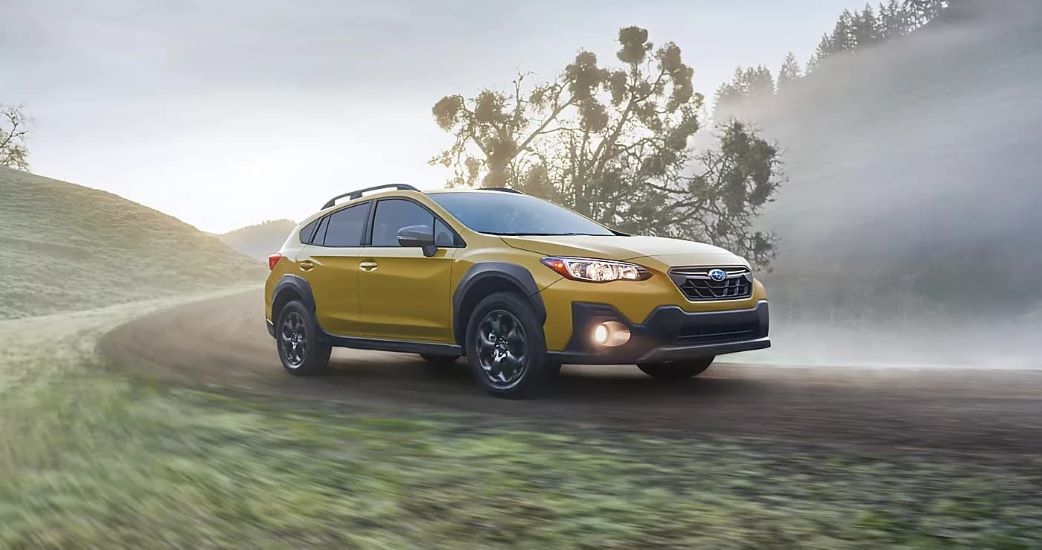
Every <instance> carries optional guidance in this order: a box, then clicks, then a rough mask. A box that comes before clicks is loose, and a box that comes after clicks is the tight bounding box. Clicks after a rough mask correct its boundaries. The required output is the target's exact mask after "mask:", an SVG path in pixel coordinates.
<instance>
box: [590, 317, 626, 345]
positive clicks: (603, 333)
mask: <svg viewBox="0 0 1042 550" xmlns="http://www.w3.org/2000/svg"><path fill="white" fill-rule="evenodd" d="M592 337H593V343H594V344H597V345H598V346H604V347H608V348H614V347H616V346H621V345H623V344H625V343H626V342H629V341H630V329H629V328H627V327H626V325H624V324H622V323H620V322H618V321H605V322H603V323H598V324H597V326H595V327H593V334H592Z"/></svg>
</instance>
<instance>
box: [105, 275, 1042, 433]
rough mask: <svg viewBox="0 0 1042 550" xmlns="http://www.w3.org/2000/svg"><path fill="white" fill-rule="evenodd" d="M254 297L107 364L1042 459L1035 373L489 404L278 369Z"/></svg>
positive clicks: (646, 381) (717, 373)
mask: <svg viewBox="0 0 1042 550" xmlns="http://www.w3.org/2000/svg"><path fill="white" fill-rule="evenodd" d="M261 311H262V301H261V296H260V294H259V292H249V293H245V294H238V295H234V296H229V297H225V298H219V299H214V300H208V301H204V302H197V303H192V304H187V305H183V306H180V307H176V308H173V309H170V310H167V311H162V312H159V313H156V314H152V315H149V316H147V317H144V318H142V319H139V320H137V321H134V322H131V323H129V324H127V325H124V326H121V327H119V328H117V329H116V330H114V331H113V332H111V333H110V334H108V335H107V336H106V337H105V338H104V339H103V340H102V343H101V349H102V352H103V353H104V354H105V355H106V356H107V357H108V358H110V359H111V360H112V361H113V362H114V363H116V364H117V365H120V366H121V367H123V368H127V369H133V370H134V371H136V372H140V373H144V374H147V375H149V376H155V377H159V378H161V379H165V380H172V381H175V382H180V383H185V384H190V385H205V386H218V387H222V388H234V389H239V390H247V391H250V392H259V393H265V394H278V395H284V396H291V397H299V398H306V399H311V400H325V401H331V402H338V403H344V404H346V405H348V406H352V405H353V406H359V407H367V408H368V407H388V406H389V407H393V408H395V409H396V410H401V409H403V408H409V409H414V410H418V411H421V412H422V411H432V412H479V413H483V414H492V415H502V416H508V417H513V418H518V419H521V420H525V421H532V422H537V423H541V422H546V423H551V424H559V423H562V422H580V423H583V424H590V425H594V426H599V427H603V428H604V429H608V430H611V429H624V430H629V431H654V432H663V433H666V432H668V433H671V434H674V435H676V434H678V433H683V434H697V433H717V434H730V435H740V436H751V437H768V438H779V439H784V440H788V441H795V442H799V441H806V442H814V443H839V444H857V445H865V446H867V447H887V448H889V447H894V446H902V447H912V448H931V449H944V450H953V451H987V452H993V451H1005V452H1028V453H1035V452H1039V451H1042V371H1038V370H1035V371H1013V370H1008V371H997V370H980V371H975V370H968V369H963V370H944V369H927V370H910V369H875V370H867V371H862V370H858V369H852V368H831V369H830V368H821V367H815V368H792V367H784V368H779V367H770V366H757V365H737V364H718V365H714V366H713V368H711V369H710V370H709V371H708V372H707V373H706V374H704V375H703V376H702V377H699V378H696V379H693V380H691V381H689V382H687V383H683V384H672V385H666V384H662V383H659V382H657V381H655V380H653V379H651V378H648V377H647V376H645V375H643V374H642V373H640V372H639V371H638V370H637V369H636V367H632V366H617V367H576V366H567V367H565V368H564V370H563V372H562V375H561V377H560V379H559V380H557V381H556V383H555V384H554V386H553V387H552V388H550V389H548V390H547V391H546V392H545V393H544V394H543V395H541V396H539V397H538V398H535V399H529V400H524V401H509V400H502V399H495V398H491V397H489V396H486V395H485V394H484V393H482V392H481V391H480V390H479V389H478V387H477V386H476V385H475V384H474V383H473V382H472V381H471V380H470V378H469V376H470V375H469V373H468V372H467V370H466V366H465V365H464V364H463V363H460V364H459V365H458V367H456V368H453V369H448V370H440V369H438V368H436V367H431V366H428V365H427V364H426V363H424V362H423V361H421V360H420V359H419V358H418V357H416V356H413V355H406V354H393V353H380V352H368V351H354V350H337V351H335V352H334V356H333V361H334V364H333V371H332V373H331V374H330V375H328V376H323V377H320V378H311V379H301V378H295V377H292V376H289V375H288V374H286V373H285V372H284V371H283V370H282V367H281V366H280V365H279V362H278V358H277V357H276V353H275V344H274V340H272V339H271V338H270V337H269V336H268V334H267V332H266V331H265V328H264V320H263V317H262V313H261Z"/></svg>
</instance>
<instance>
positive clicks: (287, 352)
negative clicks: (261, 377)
mask: <svg viewBox="0 0 1042 550" xmlns="http://www.w3.org/2000/svg"><path fill="white" fill-rule="evenodd" d="M318 336H319V330H318V323H316V322H315V318H314V316H313V315H312V314H311V312H310V311H309V310H308V308H306V307H304V304H302V303H300V302H299V301H292V302H290V303H288V304H286V305H285V306H284V307H283V308H282V311H281V312H279V320H278V322H277V323H276V325H275V343H276V346H277V347H278V350H279V359H281V360H282V366H283V368H285V369H286V370H287V371H288V372H289V373H290V374H292V375H295V376H309V375H314V374H320V373H323V372H325V371H326V370H328V368H329V354H330V352H331V351H332V348H331V347H330V346H329V345H328V344H324V343H322V342H320V341H319V338H318Z"/></svg>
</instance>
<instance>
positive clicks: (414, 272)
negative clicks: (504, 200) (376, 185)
mask: <svg viewBox="0 0 1042 550" xmlns="http://www.w3.org/2000/svg"><path fill="white" fill-rule="evenodd" d="M434 224H435V217H434V214H432V213H431V212H430V211H429V210H427V209H426V208H424V207H423V206H420V205H419V204H417V203H415V202H413V201H410V200H406V199H382V200H380V201H379V202H377V203H376V213H375V214H374V215H373V227H372V239H371V246H369V247H366V248H364V249H363V256H362V257H361V258H360V261H359V269H360V272H359V274H358V288H359V300H360V303H361V316H360V324H361V331H362V333H361V334H360V335H361V336H367V337H370V338H379V339H387V340H410V341H423V342H439V343H448V342H450V340H451V339H452V296H451V292H450V288H449V285H450V284H451V279H452V277H451V275H452V257H453V255H454V254H455V249H454V248H438V249H437V251H436V252H435V253H434V256H432V257H429V258H428V257H425V256H424V255H423V251H422V249H420V248H414V247H401V246H399V245H398V231H399V230H400V229H401V228H403V227H409V226H425V227H430V228H432V231H433V228H434Z"/></svg>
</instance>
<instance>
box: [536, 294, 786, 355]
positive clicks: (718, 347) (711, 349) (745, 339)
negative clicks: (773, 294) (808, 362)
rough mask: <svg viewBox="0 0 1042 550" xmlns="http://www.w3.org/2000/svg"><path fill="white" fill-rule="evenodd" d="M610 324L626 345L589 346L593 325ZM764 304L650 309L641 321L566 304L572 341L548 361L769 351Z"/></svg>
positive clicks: (603, 309) (585, 305) (610, 309)
mask: <svg viewBox="0 0 1042 550" xmlns="http://www.w3.org/2000/svg"><path fill="white" fill-rule="evenodd" d="M605 321H616V322H619V323H622V324H623V325H626V327H628V328H629V330H630V339H629V341H628V342H626V343H625V344H623V345H621V346H617V347H603V346H598V345H596V344H594V343H593V341H592V339H591V338H590V335H591V334H592V332H593V329H594V327H595V326H596V325H597V324H599V323H602V322H605ZM769 329H770V315H769V311H768V306H767V302H766V301H761V302H758V303H757V304H756V306H754V307H752V308H749V309H741V310H731V311H713V312H704V313H689V312H686V311H684V310H682V309H680V308H679V307H677V306H663V307H659V308H656V309H655V310H654V311H652V312H651V314H650V315H648V318H647V319H645V320H644V322H643V323H640V324H637V323H633V322H631V321H630V320H628V319H626V317H625V316H623V315H622V314H621V313H619V311H618V310H616V309H615V308H614V307H611V306H609V305H605V304H588V303H574V304H572V338H571V340H569V342H568V345H567V346H566V347H565V349H564V350H563V351H560V352H551V353H550V356H551V358H552V359H553V360H555V361H559V362H561V363H578V364H602V365H607V364H619V363H621V364H627V363H650V362H656V361H673V360H678V359H689V358H696V357H708V356H713V355H722V354H725V353H735V352H739V351H749V350H756V349H764V348H769V347H771V340H770V338H769V337H768V331H769Z"/></svg>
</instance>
